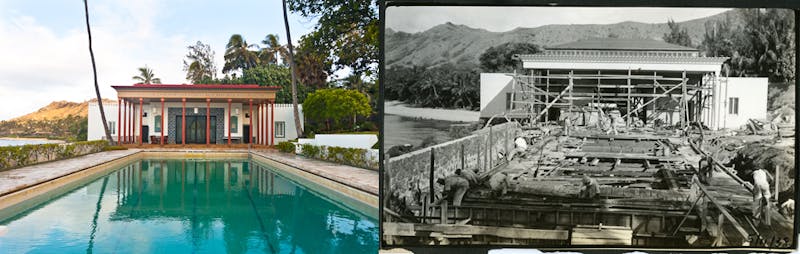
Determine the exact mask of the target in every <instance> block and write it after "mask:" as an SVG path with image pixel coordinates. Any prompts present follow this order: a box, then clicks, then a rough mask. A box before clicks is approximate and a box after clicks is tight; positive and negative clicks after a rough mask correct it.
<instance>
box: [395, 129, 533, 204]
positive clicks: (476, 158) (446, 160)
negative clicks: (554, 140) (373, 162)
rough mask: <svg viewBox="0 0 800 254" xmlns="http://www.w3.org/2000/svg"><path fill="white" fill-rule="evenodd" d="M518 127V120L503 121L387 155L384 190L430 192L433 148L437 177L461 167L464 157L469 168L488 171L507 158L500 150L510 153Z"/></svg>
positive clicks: (505, 153)
mask: <svg viewBox="0 0 800 254" xmlns="http://www.w3.org/2000/svg"><path fill="white" fill-rule="evenodd" d="M519 129H520V126H519V124H517V123H515V122H511V123H504V124H500V125H495V126H491V127H489V128H483V129H480V130H477V131H475V132H473V133H472V135H469V136H466V137H463V138H460V139H456V140H452V141H448V142H445V143H442V144H438V145H435V146H432V147H426V148H424V149H421V150H417V151H413V152H410V153H407V154H403V155H400V156H397V157H394V158H386V164H385V167H384V169H385V175H384V176H385V178H384V179H385V180H384V186H385V188H387V189H385V190H386V191H387V192H385V193H386V194H387V195H388V194H389V193H391V191H401V192H402V191H405V190H408V189H409V188H411V189H417V188H418V189H420V190H422V191H424V192H427V189H428V186H429V185H430V184H429V183H430V172H431V151H433V153H434V154H433V157H434V159H433V161H434V165H433V168H434V170H433V179H434V181H435V180H436V179H437V178H444V177H445V176H447V175H451V174H453V173H454V171H455V170H456V169H458V168H461V167H462V161H463V164H464V167H465V168H467V169H474V168H478V169H479V171H480V172H485V171H487V170H488V169H490V168H491V166H490V165H497V164H499V162H502V160H503V159H504V158H501V157H500V156H499V154H500V153H502V154H504V155H507V154H508V151H510V150H511V149H513V148H514V140H513V139H514V135H515V134H516V131H517V130H519ZM487 144H489V145H487ZM462 149H463V154H464V156H463V158H462V156H461V154H462ZM434 184H435V183H434ZM434 188H440V187H434Z"/></svg>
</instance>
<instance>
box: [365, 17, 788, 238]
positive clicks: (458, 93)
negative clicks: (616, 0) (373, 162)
mask: <svg viewBox="0 0 800 254" xmlns="http://www.w3.org/2000/svg"><path fill="white" fill-rule="evenodd" d="M385 14H386V15H385V16H384V17H385V27H384V44H383V45H384V55H383V57H384V66H383V67H384V68H383V70H382V71H383V77H384V78H383V81H382V82H383V86H384V105H383V106H384V125H383V126H384V132H383V135H384V136H383V153H384V155H385V156H384V160H383V166H384V167H383V171H382V174H383V175H382V183H381V188H382V200H381V202H382V203H383V204H382V205H383V209H382V211H381V212H382V216H381V222H380V223H381V225H382V227H381V231H382V232H381V234H382V235H381V241H382V243H381V244H382V246H385V247H393V246H398V247H402V246H430V245H449V246H453V245H470V246H515V245H523V246H534V247H568V248H580V247H631V248H682V249H695V248H698V249H708V248H759V249H788V248H792V246H794V241H795V239H796V234H795V229H794V216H795V212H794V210H795V207H796V206H795V201H794V198H795V176H796V169H795V137H794V136H795V118H794V117H795V78H796V77H795V75H796V70H795V47H796V45H795V36H796V33H795V31H796V29H795V23H794V21H795V16H794V15H795V14H794V11H792V10H788V9H737V8H656V7H647V8H644V7H636V8H634V7H626V8H609V7H545V6H541V7H512V6H503V7H498V6H391V5H390V6H388V7H386V10H385Z"/></svg>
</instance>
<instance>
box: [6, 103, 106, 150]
mask: <svg viewBox="0 0 800 254" xmlns="http://www.w3.org/2000/svg"><path fill="white" fill-rule="evenodd" d="M92 101H97V99H93V100H88V101H84V102H69V101H54V102H51V103H50V104H48V105H47V106H44V107H42V108H40V109H38V110H36V111H34V112H32V113H29V114H26V115H23V116H20V117H17V118H13V119H11V120H8V121H0V137H36V138H50V139H61V140H69V141H77V140H86V131H87V124H88V122H87V117H88V108H89V102H92ZM104 101H106V102H110V103H114V102H115V101H114V100H107V99H105V100H104Z"/></svg>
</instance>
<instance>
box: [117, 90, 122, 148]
mask: <svg viewBox="0 0 800 254" xmlns="http://www.w3.org/2000/svg"><path fill="white" fill-rule="evenodd" d="M121 120H122V99H120V98H117V145H119V144H122V143H120V141H121V139H120V138H121V137H122V133H121V132H119V131H120V130H121V129H122V128H121V127H122V122H120V121H121Z"/></svg>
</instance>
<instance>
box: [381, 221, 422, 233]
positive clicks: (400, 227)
mask: <svg viewBox="0 0 800 254" xmlns="http://www.w3.org/2000/svg"><path fill="white" fill-rule="evenodd" d="M416 234H417V232H416V231H414V223H400V222H384V223H383V235H391V236H415V235H416Z"/></svg>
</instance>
